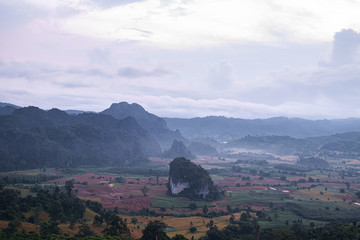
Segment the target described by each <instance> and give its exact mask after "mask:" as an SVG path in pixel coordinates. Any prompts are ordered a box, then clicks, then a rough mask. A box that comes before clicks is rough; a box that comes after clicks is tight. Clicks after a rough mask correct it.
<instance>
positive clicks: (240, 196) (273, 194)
mask: <svg viewBox="0 0 360 240" xmlns="http://www.w3.org/2000/svg"><path fill="white" fill-rule="evenodd" d="M226 197H227V198H228V199H229V201H230V204H229V203H219V205H239V204H242V203H249V202H257V203H269V202H273V203H275V202H282V201H283V199H286V198H288V197H289V196H288V195H287V194H284V193H283V192H281V191H272V190H249V191H228V192H227V193H226Z"/></svg>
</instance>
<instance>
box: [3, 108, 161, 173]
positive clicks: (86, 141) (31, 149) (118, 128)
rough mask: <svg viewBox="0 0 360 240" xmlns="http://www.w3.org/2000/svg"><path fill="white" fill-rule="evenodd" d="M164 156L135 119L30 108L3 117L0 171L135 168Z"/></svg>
mask: <svg viewBox="0 0 360 240" xmlns="http://www.w3.org/2000/svg"><path fill="white" fill-rule="evenodd" d="M160 154H161V148H160V146H159V144H158V143H157V142H156V141H155V139H154V138H153V137H152V136H151V135H150V134H149V133H148V132H147V131H145V130H144V129H142V128H141V127H140V126H139V125H138V124H137V122H136V120H135V119H134V118H131V117H127V118H125V119H123V120H117V119H115V118H113V117H111V116H108V115H103V114H95V113H83V114H79V115H68V114H67V113H66V112H64V111H61V110H58V109H51V110H49V111H44V110H41V109H39V108H37V107H26V108H20V109H17V110H15V111H14V112H13V113H12V114H10V115H3V116H0V161H1V164H0V171H8V170H18V169H27V168H39V167H68V166H78V165H85V164H86V165H107V164H111V165H124V164H125V165H133V164H136V163H139V162H144V161H146V160H147V157H148V156H156V155H160Z"/></svg>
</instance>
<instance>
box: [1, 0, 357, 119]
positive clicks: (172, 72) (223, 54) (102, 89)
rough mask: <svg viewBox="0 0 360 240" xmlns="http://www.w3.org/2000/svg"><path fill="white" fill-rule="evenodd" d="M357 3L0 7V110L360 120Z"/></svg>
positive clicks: (31, 3)
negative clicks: (120, 107) (135, 110)
mask: <svg viewBox="0 0 360 240" xmlns="http://www.w3.org/2000/svg"><path fill="white" fill-rule="evenodd" d="M359 12H360V1H356V0H331V1H329V0H316V1H313V0H301V1H300V0H293V1H289V0H256V1H254V0H26V1H20V0H12V1H9V0H0V81H1V84H0V102H9V103H13V104H16V105H20V106H28V105H33V106H39V107H41V108H43V109H49V108H52V107H56V108H60V109H81V110H92V111H102V110H104V109H106V108H108V107H109V106H110V105H111V103H114V102H121V101H127V102H129V103H133V102H136V103H139V104H141V105H142V106H143V107H144V108H145V109H146V110H148V111H149V112H152V113H155V114H157V115H159V116H162V117H165V116H166V117H196V116H201V117H202V116H208V115H215V116H219V115H221V116H227V117H240V118H268V117H274V116H287V117H301V118H308V119H323V118H328V119H332V118H347V117H360V33H359V32H360V17H359Z"/></svg>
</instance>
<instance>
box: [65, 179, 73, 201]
mask: <svg viewBox="0 0 360 240" xmlns="http://www.w3.org/2000/svg"><path fill="white" fill-rule="evenodd" d="M73 188H74V180H69V181H66V182H65V189H66V193H67V196H68V197H69V198H70V197H71V196H72V190H73Z"/></svg>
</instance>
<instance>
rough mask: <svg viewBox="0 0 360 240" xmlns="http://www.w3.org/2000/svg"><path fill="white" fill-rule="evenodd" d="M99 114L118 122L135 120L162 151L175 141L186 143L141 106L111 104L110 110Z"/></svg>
mask: <svg viewBox="0 0 360 240" xmlns="http://www.w3.org/2000/svg"><path fill="white" fill-rule="evenodd" d="M101 114H105V115H111V116H113V117H114V118H116V119H120V120H121V119H124V118H125V117H128V116H131V117H133V118H135V119H136V121H137V122H138V123H139V125H140V126H141V127H142V128H143V129H145V130H146V131H148V132H149V133H150V134H151V135H152V136H154V138H155V139H156V140H157V141H158V142H159V143H160V145H161V146H162V147H163V149H166V148H169V147H170V145H171V143H172V142H173V141H174V140H175V139H176V140H179V141H183V142H185V141H186V139H185V138H184V137H183V136H182V135H181V133H180V132H179V131H178V130H175V131H172V130H170V129H169V128H168V127H167V124H166V121H165V120H164V119H162V118H160V117H158V116H156V115H154V114H152V113H149V112H147V111H145V109H144V108H143V107H142V106H140V105H139V104H136V103H133V104H128V103H127V102H120V103H113V104H112V105H111V106H110V108H108V109H106V110H104V111H102V112H101Z"/></svg>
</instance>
